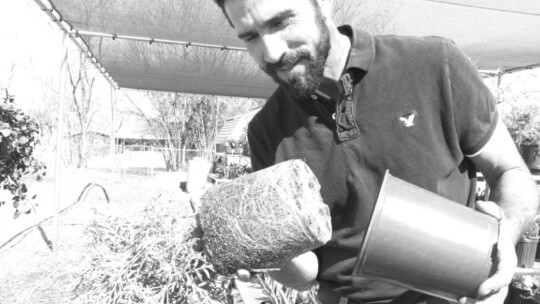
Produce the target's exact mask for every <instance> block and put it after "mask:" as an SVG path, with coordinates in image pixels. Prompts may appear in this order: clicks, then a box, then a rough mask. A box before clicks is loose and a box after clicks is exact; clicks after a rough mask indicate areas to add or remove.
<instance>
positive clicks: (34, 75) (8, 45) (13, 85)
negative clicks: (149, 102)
mask: <svg viewBox="0 0 540 304" xmlns="http://www.w3.org/2000/svg"><path fill="white" fill-rule="evenodd" d="M61 37H62V35H61V32H60V31H59V30H58V28H57V27H56V25H55V24H53V23H52V22H50V21H49V18H48V17H47V16H46V15H45V14H44V13H43V12H41V11H40V10H39V8H38V6H37V5H36V4H35V3H34V1H32V0H0V42H1V43H0V45H2V47H1V50H0V87H8V88H9V89H10V92H11V93H12V94H15V95H16V101H17V103H18V104H19V105H20V106H21V107H22V108H23V109H24V108H28V107H33V106H39V104H40V99H41V98H43V86H44V85H43V80H44V79H45V80H47V81H48V82H49V83H48V84H46V85H48V86H52V87H54V88H57V87H58V84H57V79H58V76H59V63H60V58H61V55H62V51H61V50H62V38H61ZM66 46H67V47H69V48H70V49H72V50H76V47H75V46H74V45H73V43H72V42H71V41H69V40H68V41H67V43H66ZM539 51H540V50H539ZM100 81H101V82H100V84H99V85H98V87H99V88H98V90H99V91H100V92H101V93H100V94H102V95H103V98H102V99H108V98H110V89H109V85H108V83H107V82H106V81H105V80H104V79H101V80H100ZM486 83H487V84H488V86H490V88H494V87H496V80H495V79H487V80H486ZM501 87H505V88H509V89H511V90H514V91H516V92H523V91H525V92H532V93H533V94H537V95H538V96H539V99H540V68H537V69H534V70H529V71H523V72H516V73H513V74H508V75H505V76H504V77H503V78H502V82H501ZM131 94H133V93H131ZM108 96H109V97H108Z"/></svg>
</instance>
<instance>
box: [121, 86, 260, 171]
mask: <svg viewBox="0 0 540 304" xmlns="http://www.w3.org/2000/svg"><path fill="white" fill-rule="evenodd" d="M126 96H127V98H128V99H129V101H130V102H131V104H132V105H133V108H134V109H135V111H133V112H132V114H134V115H136V116H137V117H139V118H140V119H141V120H143V121H145V122H146V125H147V126H148V130H149V132H150V133H151V134H152V135H154V137H156V138H159V139H163V140H164V143H165V144H164V148H165V149H164V150H163V157H164V160H165V164H166V168H167V170H169V171H176V170H179V169H180V167H181V165H182V161H183V159H182V155H183V150H185V149H194V150H199V151H209V150H213V148H214V139H215V136H216V134H217V132H218V130H219V129H220V128H221V126H223V124H224V122H225V121H226V120H227V119H228V118H230V117H232V116H235V115H238V114H242V113H245V112H247V111H249V110H251V109H252V108H254V107H258V106H260V105H261V104H262V103H263V100H261V99H252V98H234V97H224V96H209V95H195V94H183V93H167V92H152V91H149V92H147V93H146V94H145V96H146V97H147V99H148V102H149V105H150V108H151V109H150V110H148V109H144V108H143V107H142V106H140V105H139V103H138V102H135V101H134V100H133V99H132V98H131V97H130V96H129V95H127V94H126ZM201 156H202V155H201Z"/></svg>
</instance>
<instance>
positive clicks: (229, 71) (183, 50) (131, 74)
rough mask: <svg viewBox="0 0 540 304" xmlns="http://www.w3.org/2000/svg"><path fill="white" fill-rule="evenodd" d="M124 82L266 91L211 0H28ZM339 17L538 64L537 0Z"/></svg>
mask: <svg viewBox="0 0 540 304" xmlns="http://www.w3.org/2000/svg"><path fill="white" fill-rule="evenodd" d="M34 1H35V2H36V3H37V4H38V5H39V6H40V7H41V8H42V9H43V10H44V11H45V12H46V13H47V14H49V16H50V17H51V18H52V19H53V20H55V21H56V22H57V23H58V24H59V25H60V26H61V27H62V28H63V29H64V30H66V31H67V32H68V33H69V34H70V35H71V37H72V39H73V41H75V42H77V43H78V44H79V45H80V47H81V48H82V49H83V50H84V51H85V52H87V54H88V56H90V57H92V58H93V60H94V62H95V64H96V65H97V66H98V67H100V68H101V69H102V70H103V73H104V74H105V75H106V76H108V77H109V79H110V80H111V82H112V83H114V84H115V85H117V86H118V87H121V88H132V89H144V90H157V91H172V92H186V93H201V94H213V95H230V96H241V97H261V98H266V97H268V96H269V95H270V94H271V92H272V91H273V90H274V88H275V86H276V85H275V84H274V83H273V82H272V81H271V80H270V79H269V78H268V77H267V76H266V75H265V74H264V73H262V72H261V71H260V69H259V68H258V67H257V66H256V65H255V64H254V62H253V61H252V60H251V59H250V58H249V56H248V54H247V52H246V51H245V50H244V49H243V45H242V43H241V41H239V40H238V39H237V38H236V35H235V33H234V31H233V30H232V29H231V28H230V26H229V24H228V23H227V21H226V20H225V18H224V17H223V14H222V12H221V11H220V10H219V8H217V6H216V5H215V4H214V2H213V0H34ZM334 10H335V19H336V20H337V22H338V23H341V22H346V23H352V24H356V25H357V26H360V27H362V28H364V29H366V30H368V31H370V32H372V33H374V34H404V35H415V36H424V35H438V36H445V37H449V38H451V39H453V40H454V41H455V42H456V43H457V44H458V46H460V47H461V48H462V49H463V50H464V51H465V52H466V53H467V54H468V56H470V57H471V59H472V60H473V61H474V62H475V64H476V65H477V66H478V68H479V69H481V70H488V71H493V72H495V73H499V74H500V73H503V72H505V71H515V70H519V69H525V68H533V67H536V66H539V65H540V1H536V0H520V1H507V0H475V1H472V0H469V1H467V0H447V1H442V0H441V1H437V0H335V1H334Z"/></svg>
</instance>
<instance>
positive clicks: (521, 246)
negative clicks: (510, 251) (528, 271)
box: [516, 237, 538, 268]
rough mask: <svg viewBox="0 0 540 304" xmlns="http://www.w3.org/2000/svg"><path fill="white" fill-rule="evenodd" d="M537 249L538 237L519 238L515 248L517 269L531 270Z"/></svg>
mask: <svg viewBox="0 0 540 304" xmlns="http://www.w3.org/2000/svg"><path fill="white" fill-rule="evenodd" d="M537 248H538V237H536V238H526V237H524V238H521V239H520V240H519V242H518V244H517V246H516V255H517V259H518V267H523V268H532V267H533V266H534V260H535V257H536V251H537Z"/></svg>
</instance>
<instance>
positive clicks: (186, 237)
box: [76, 202, 230, 304]
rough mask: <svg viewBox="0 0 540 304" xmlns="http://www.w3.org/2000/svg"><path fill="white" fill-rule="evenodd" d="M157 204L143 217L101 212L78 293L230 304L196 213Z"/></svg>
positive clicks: (88, 297) (114, 299)
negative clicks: (203, 242)
mask: <svg viewBox="0 0 540 304" xmlns="http://www.w3.org/2000/svg"><path fill="white" fill-rule="evenodd" d="M182 213H185V212H182V211H181V210H179V208H178V204H174V203H172V202H171V203H160V202H156V203H154V204H153V205H152V206H150V207H148V208H147V209H146V210H145V211H144V214H143V216H142V217H141V218H140V219H130V220H127V219H121V218H115V217H105V216H98V217H97V219H96V220H95V221H94V222H93V223H92V225H90V226H89V228H88V232H89V233H90V234H91V236H92V240H93V241H92V243H91V251H90V252H89V253H88V254H89V260H90V264H89V266H88V267H87V269H86V270H85V271H84V273H83V278H82V281H81V283H80V284H79V286H78V288H77V291H76V292H77V294H79V295H80V296H79V297H80V298H81V299H83V302H85V303H108V304H116V303H118V304H123V303H171V304H174V303H193V304H195V303H203V304H204V303H215V301H219V302H220V303H227V302H230V297H228V296H227V288H228V286H229V285H230V284H229V280H228V278H224V277H218V276H217V275H216V273H215V272H214V268H213V266H212V265H211V264H209V263H208V262H207V261H206V257H205V255H204V253H203V251H202V248H201V240H200V233H201V232H200V229H199V228H197V225H196V221H195V216H194V215H193V214H191V215H188V216H185V217H182V216H181V215H182Z"/></svg>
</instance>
